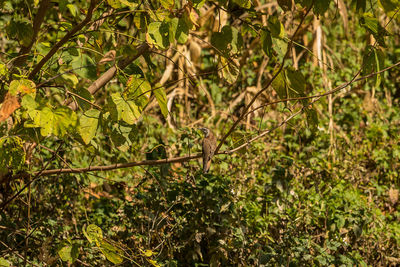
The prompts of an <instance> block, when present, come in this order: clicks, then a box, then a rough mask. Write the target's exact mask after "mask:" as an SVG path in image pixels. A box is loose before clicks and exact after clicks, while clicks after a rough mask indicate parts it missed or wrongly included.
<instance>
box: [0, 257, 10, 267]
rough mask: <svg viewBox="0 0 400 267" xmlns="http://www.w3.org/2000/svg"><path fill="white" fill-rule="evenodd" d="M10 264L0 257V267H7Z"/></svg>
mask: <svg viewBox="0 0 400 267" xmlns="http://www.w3.org/2000/svg"><path fill="white" fill-rule="evenodd" d="M9 266H10V262H9V261H8V260H6V259H5V258H3V257H1V258H0V267H9Z"/></svg>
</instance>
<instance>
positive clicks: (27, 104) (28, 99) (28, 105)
mask: <svg viewBox="0 0 400 267" xmlns="http://www.w3.org/2000/svg"><path fill="white" fill-rule="evenodd" d="M21 106H22V107H23V108H25V109H26V110H35V109H36V108H37V107H38V104H37V103H36V101H35V98H33V97H32V95H24V96H23V97H22V100H21Z"/></svg>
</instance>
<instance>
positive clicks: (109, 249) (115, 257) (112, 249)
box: [99, 240, 124, 264]
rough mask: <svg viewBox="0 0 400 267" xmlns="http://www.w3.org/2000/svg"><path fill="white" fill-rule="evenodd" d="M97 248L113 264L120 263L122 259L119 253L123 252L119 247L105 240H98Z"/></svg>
mask: <svg viewBox="0 0 400 267" xmlns="http://www.w3.org/2000/svg"><path fill="white" fill-rule="evenodd" d="M99 248H100V250H101V252H102V253H103V254H104V256H106V258H107V260H109V261H111V262H112V263H114V264H120V263H122V261H123V259H122V257H121V255H123V254H124V253H123V251H122V250H121V249H119V248H117V247H116V246H113V245H112V244H110V243H108V242H107V241H105V240H101V241H100V246H99Z"/></svg>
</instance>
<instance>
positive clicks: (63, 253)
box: [57, 242, 79, 264]
mask: <svg viewBox="0 0 400 267" xmlns="http://www.w3.org/2000/svg"><path fill="white" fill-rule="evenodd" d="M57 253H58V255H59V256H60V258H61V260H62V261H68V262H69V263H71V264H72V263H74V262H75V260H76V259H77V258H78V256H79V246H78V245H77V244H75V243H74V244H71V243H69V242H64V243H63V244H62V245H61V246H60V248H59V249H58V251H57Z"/></svg>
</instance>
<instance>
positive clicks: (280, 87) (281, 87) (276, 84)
mask: <svg viewBox="0 0 400 267" xmlns="http://www.w3.org/2000/svg"><path fill="white" fill-rule="evenodd" d="M278 70H279V69H277V70H276V71H278ZM276 71H275V72H274V74H273V75H275V73H276ZM272 88H274V90H275V92H276V93H277V94H278V96H279V98H280V99H287V98H288V92H287V86H286V76H285V73H284V70H282V71H281V72H280V73H279V74H278V75H277V76H276V78H275V79H274V80H273V81H272Z"/></svg>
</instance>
